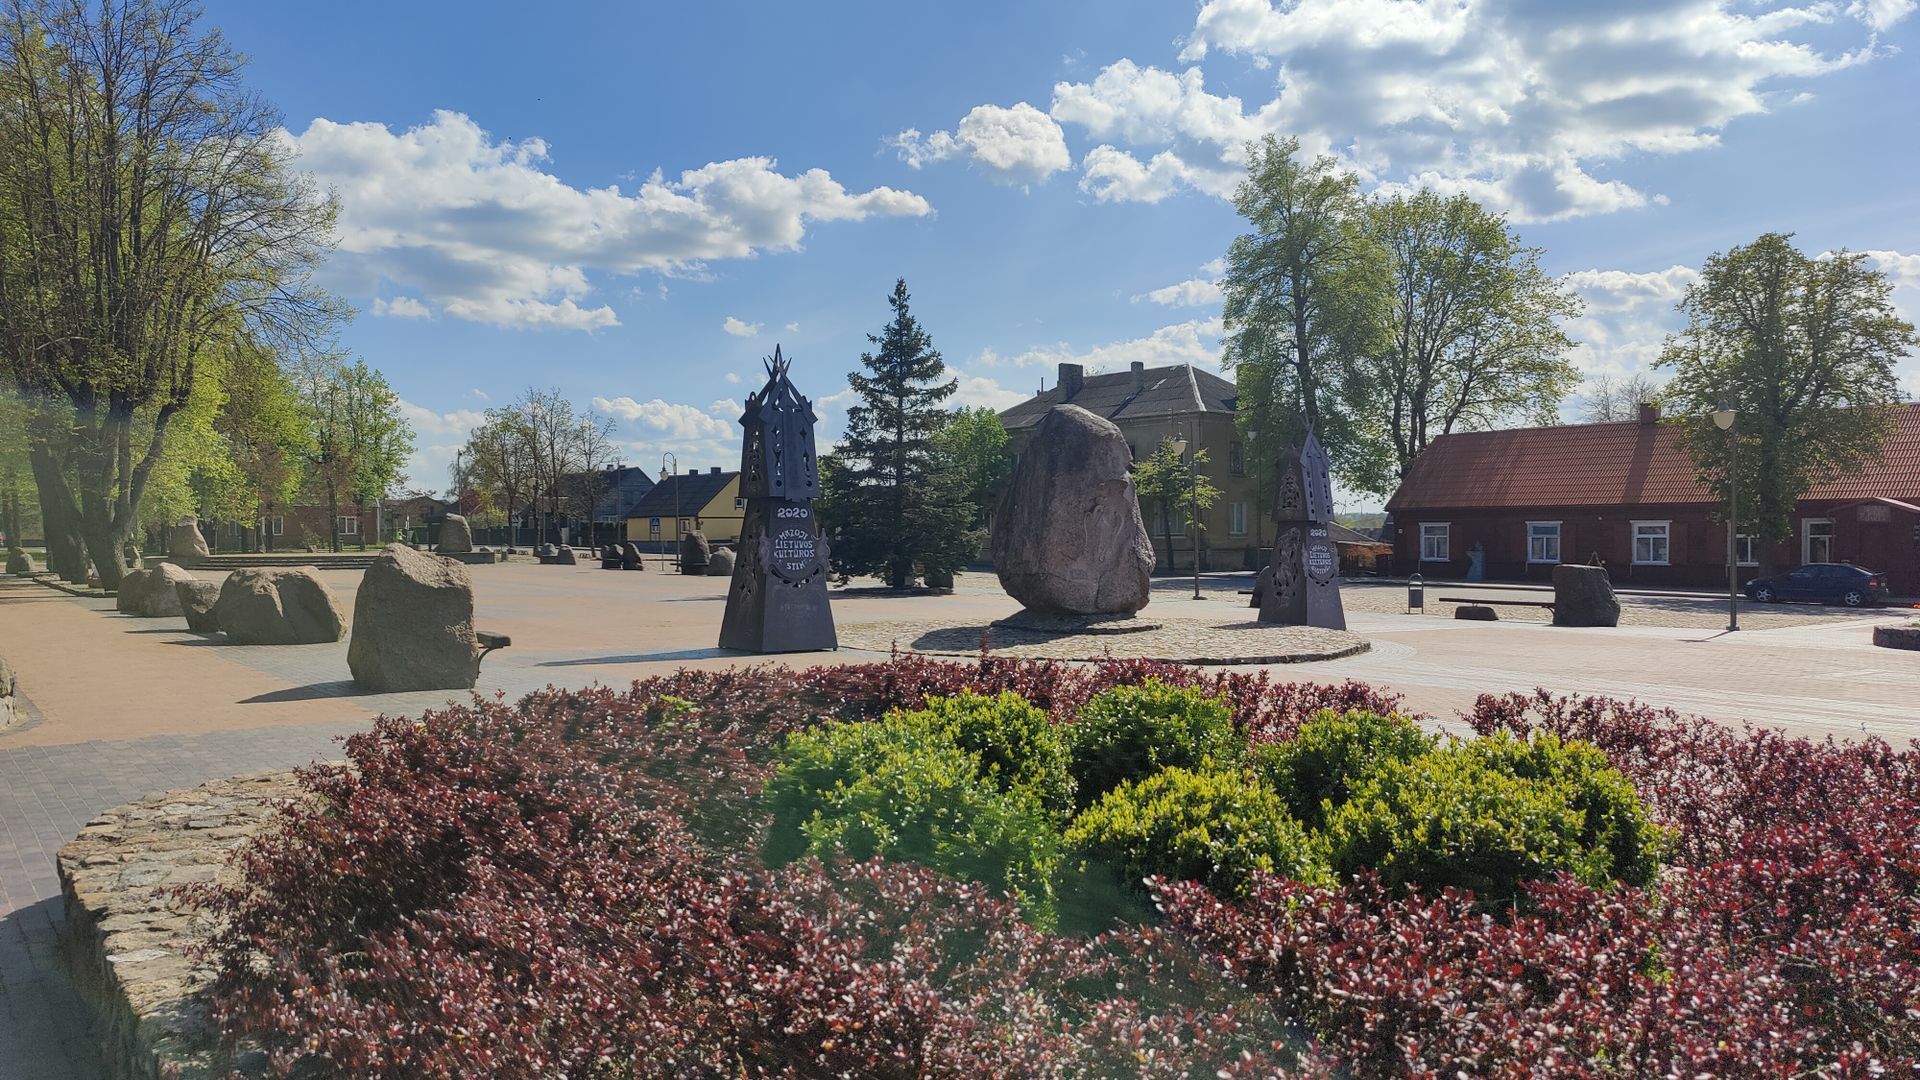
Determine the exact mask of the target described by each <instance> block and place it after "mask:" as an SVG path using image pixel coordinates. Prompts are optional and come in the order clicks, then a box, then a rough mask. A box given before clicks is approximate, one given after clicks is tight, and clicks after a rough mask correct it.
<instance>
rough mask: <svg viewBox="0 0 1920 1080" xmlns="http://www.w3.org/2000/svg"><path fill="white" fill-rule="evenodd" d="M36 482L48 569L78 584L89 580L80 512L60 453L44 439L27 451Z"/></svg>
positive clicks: (35, 487) (35, 488)
mask: <svg viewBox="0 0 1920 1080" xmlns="http://www.w3.org/2000/svg"><path fill="white" fill-rule="evenodd" d="M28 460H29V463H30V464H31V466H32V468H33V484H34V490H35V492H36V494H37V495H38V496H39V500H40V531H41V532H42V533H44V534H45V537H44V539H45V540H46V542H47V568H48V569H50V570H52V571H53V572H54V573H56V574H58V575H60V577H61V578H62V579H63V580H65V581H69V582H72V583H74V584H76V585H85V584H86V583H87V553H86V545H85V543H84V541H82V540H81V538H80V514H79V510H78V508H77V507H76V506H75V505H74V501H73V489H72V488H71V487H70V486H69V485H68V484H67V474H66V470H65V468H64V467H63V465H62V462H61V460H60V454H59V453H58V452H57V451H55V450H54V448H53V447H52V446H49V445H48V444H47V443H45V442H43V441H36V442H35V443H34V444H33V446H32V447H31V449H30V450H29V452H28Z"/></svg>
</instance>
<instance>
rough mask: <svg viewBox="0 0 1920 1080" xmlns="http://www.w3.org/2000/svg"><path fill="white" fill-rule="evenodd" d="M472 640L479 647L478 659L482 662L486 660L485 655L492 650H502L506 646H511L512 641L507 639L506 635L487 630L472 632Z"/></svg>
mask: <svg viewBox="0 0 1920 1080" xmlns="http://www.w3.org/2000/svg"><path fill="white" fill-rule="evenodd" d="M473 640H474V641H476V642H478V643H479V645H480V659H482V660H485V659H486V658H487V654H488V653H490V652H492V651H493V650H495V649H504V648H506V647H507V646H509V645H512V644H513V639H512V638H510V637H508V636H507V635H505V634H495V633H493V632H491V631H487V630H476V631H474V633H473Z"/></svg>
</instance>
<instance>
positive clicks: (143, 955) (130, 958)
mask: <svg viewBox="0 0 1920 1080" xmlns="http://www.w3.org/2000/svg"><path fill="white" fill-rule="evenodd" d="M172 955H173V954H172V953H170V952H168V951H167V950H165V949H153V948H148V949H135V950H133V951H132V952H123V953H111V954H109V955H108V956H107V963H109V964H114V965H119V964H145V963H149V962H151V961H154V960H164V959H166V958H167V957H169V956H172Z"/></svg>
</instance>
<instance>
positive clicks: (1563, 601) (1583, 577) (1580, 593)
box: [1553, 563, 1620, 626]
mask: <svg viewBox="0 0 1920 1080" xmlns="http://www.w3.org/2000/svg"><path fill="white" fill-rule="evenodd" d="M1553 625H1555V626H1619V625H1620V600H1619V598H1618V597H1616V596H1614V595H1613V582H1612V581H1611V580H1609V579H1608V578H1607V568H1606V567H1604V566H1577V565H1574V564H1572V563H1561V564H1560V565H1558V566H1556V567H1554V568H1553Z"/></svg>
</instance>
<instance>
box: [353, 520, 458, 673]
mask: <svg viewBox="0 0 1920 1080" xmlns="http://www.w3.org/2000/svg"><path fill="white" fill-rule="evenodd" d="M347 667H348V669H349V670H351V671H352V672H353V681H354V682H355V683H357V684H359V685H360V686H362V687H365V688H366V689H368V690H376V691H381V692H390V691H396V690H466V689H471V688H472V686H473V684H474V682H475V681H476V680H477V679H478V678H479V677H480V650H479V648H478V646H477V645H476V642H475V637H474V631H473V579H472V578H471V577H470V576H468V574H467V568H466V567H465V566H462V565H461V564H459V563H457V562H455V561H454V560H452V559H443V558H440V557H439V556H436V555H423V554H421V553H420V552H417V551H414V550H413V549H411V548H408V547H405V546H403V545H401V544H390V545H388V546H387V547H386V548H385V549H384V550H382V551H381V552H380V555H379V557H378V558H376V559H374V561H373V565H372V566H369V567H368V568H367V572H366V575H365V576H364V577H362V578H361V579H360V590H359V591H358V592H357V593H355V594H354V600H353V637H352V638H351V639H349V641H348V642H347Z"/></svg>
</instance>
